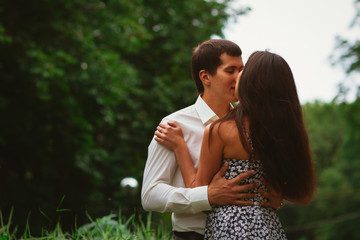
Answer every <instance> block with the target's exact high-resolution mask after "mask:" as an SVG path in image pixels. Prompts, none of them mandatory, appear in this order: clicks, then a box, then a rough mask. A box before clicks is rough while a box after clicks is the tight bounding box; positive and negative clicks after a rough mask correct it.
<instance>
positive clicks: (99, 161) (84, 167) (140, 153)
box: [0, 0, 242, 234]
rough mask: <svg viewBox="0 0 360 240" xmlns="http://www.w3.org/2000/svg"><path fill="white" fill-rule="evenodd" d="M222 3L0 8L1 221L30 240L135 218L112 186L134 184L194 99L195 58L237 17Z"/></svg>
mask: <svg viewBox="0 0 360 240" xmlns="http://www.w3.org/2000/svg"><path fill="white" fill-rule="evenodd" d="M229 2H231V1H230V0H225V1H221V2H220V1H213V0H211V1H202V0H193V1H190V0H186V1H155V0H134V1H127V0H104V1H98V0H91V1H84V0H74V1H61V0H39V1H36V3H34V2H31V1H26V0H14V1H5V0H0V52H1V55H0V76H1V81H0V84H1V86H0V114H1V119H2V124H1V126H0V189H1V190H2V194H1V198H0V208H1V209H2V210H3V213H4V214H5V215H7V216H8V215H9V214H10V209H11V207H12V206H14V207H15V211H14V213H13V220H14V221H15V222H16V223H18V224H19V228H21V229H24V228H25V227H26V226H24V225H23V224H22V223H24V222H25V219H30V221H29V222H30V223H31V225H32V226H31V229H32V231H33V234H36V231H39V229H42V228H44V227H48V228H50V229H52V228H53V227H54V226H55V224H56V223H57V222H61V223H62V224H63V225H62V226H63V230H71V229H73V228H74V225H75V224H76V223H74V219H77V223H82V222H84V221H86V214H85V212H86V211H89V212H90V213H91V215H93V216H103V215H104V214H106V213H107V212H109V211H110V210H112V209H119V208H122V209H123V214H124V215H128V216H129V215H131V214H133V213H134V211H135V209H136V211H140V210H141V207H140V197H139V194H136V195H131V194H129V193H128V192H126V191H122V190H121V189H120V187H119V183H120V181H121V179H123V178H124V177H127V176H132V177H135V178H136V179H138V180H139V181H140V182H141V180H142V170H143V167H144V164H145V161H146V156H147V146H148V144H149V142H150V140H151V137H152V135H153V131H154V129H155V126H156V125H157V124H158V122H159V121H160V120H161V118H162V117H163V116H165V115H167V114H169V113H170V112H172V111H175V110H177V109H179V108H182V107H184V106H186V105H189V104H191V103H193V102H194V100H195V99H196V92H195V87H194V84H193V82H192V80H191V75H190V58H191V53H192V49H193V47H194V46H196V45H197V44H198V43H200V42H202V41H204V40H206V39H209V38H210V36H212V35H219V36H222V28H223V27H224V24H225V22H226V21H227V19H228V18H229V17H230V16H232V15H233V14H235V15H238V14H241V13H242V12H241V11H237V10H234V9H230V8H228V7H227V6H228V5H229ZM63 196H66V197H65V198H63ZM59 202H61V206H60V208H61V209H68V210H66V211H58V209H59V207H58V208H55V207H56V206H58V205H59ZM28 213H29V214H28Z"/></svg>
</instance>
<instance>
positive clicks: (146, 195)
mask: <svg viewBox="0 0 360 240" xmlns="http://www.w3.org/2000/svg"><path fill="white" fill-rule="evenodd" d="M241 55H242V52H241V49H240V47H239V46H238V45H236V44H235V43H233V42H231V41H228V40H224V39H212V40H208V41H205V42H203V43H201V44H200V45H199V46H197V47H196V48H195V49H194V51H193V56H192V60H191V71H192V77H193V79H194V81H195V84H196V87H197V90H198V93H199V96H198V98H197V100H196V102H195V104H193V105H191V106H189V107H186V108H184V109H181V110H179V111H177V112H175V113H172V114H170V115H169V116H167V117H165V118H164V119H163V120H162V121H161V123H160V124H159V126H158V127H157V130H156V132H155V136H154V138H153V139H152V141H151V143H150V145H149V148H148V159H147V162H146V166H145V170H144V176H143V185H142V191H141V198H142V205H143V207H144V209H145V210H148V211H158V212H173V214H172V225H173V238H174V240H180V239H188V240H191V239H286V236H285V233H284V230H283V228H282V226H281V223H280V221H279V219H278V217H277V215H276V210H277V209H279V208H280V207H281V206H282V205H283V201H284V200H287V201H291V202H294V203H299V204H304V205H307V204H308V203H309V202H310V200H311V198H312V196H313V194H314V191H315V188H316V184H315V172H314V168H313V162H312V158H311V153H310V148H309V139H308V135H307V132H306V129H305V125H304V121H303V116H302V110H301V105H300V101H299V98H298V95H297V91H296V86H295V82H294V78H293V75H292V72H291V69H290V67H289V65H288V64H287V62H286V61H285V60H284V59H283V58H282V57H281V56H279V55H277V54H274V53H270V52H268V51H257V52H254V53H253V54H252V55H251V56H250V57H249V59H248V61H247V63H246V65H245V66H244V64H243V61H242V57H241ZM234 102H238V104H237V105H236V106H234V107H233V105H232V103H234Z"/></svg>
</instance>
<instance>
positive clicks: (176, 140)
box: [155, 122, 196, 188]
mask: <svg viewBox="0 0 360 240" xmlns="http://www.w3.org/2000/svg"><path fill="white" fill-rule="evenodd" d="M156 129H157V131H155V140H156V141H157V142H159V143H160V144H162V145H163V146H165V147H166V148H168V149H169V150H171V151H173V152H174V153H175V156H176V160H177V162H178V165H179V167H180V170H181V175H182V177H183V180H184V183H185V186H186V187H187V188H192V187H195V186H193V183H194V180H195V177H196V169H195V167H194V164H193V162H192V160H191V156H190V153H189V149H188V147H187V145H186V142H185V140H184V136H183V134H182V131H181V127H180V126H179V125H178V124H177V123H176V122H168V124H167V125H166V124H159V126H158V127H157V128H156Z"/></svg>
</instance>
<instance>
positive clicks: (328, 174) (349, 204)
mask: <svg viewBox="0 0 360 240" xmlns="http://www.w3.org/2000/svg"><path fill="white" fill-rule="evenodd" d="M354 7H355V9H356V16H355V18H354V20H353V22H352V24H351V26H352V28H354V29H356V30H357V31H358V28H359V27H360V0H355V1H354ZM334 56H335V57H334ZM332 59H333V61H334V63H335V64H341V65H342V66H344V67H345V71H346V72H347V73H348V74H349V75H350V74H352V73H354V74H358V73H359V72H360V38H359V37H358V38H357V39H355V40H348V39H344V38H342V37H338V38H337V47H336V49H335V51H334V53H333V55H332ZM357 76H358V75H357ZM349 80H351V78H349V79H346V80H345V81H344V82H342V83H340V84H339V93H338V95H337V96H335V98H334V100H333V101H332V102H330V103H324V102H318V101H316V102H314V103H307V104H305V105H304V106H303V109H304V117H305V120H306V125H307V127H308V131H309V135H310V140H311V143H310V144H311V148H312V153H313V158H314V161H315V164H316V170H317V174H318V192H317V196H316V197H315V199H314V200H313V201H312V202H311V204H310V205H309V206H305V207H303V206H298V205H295V204H287V206H286V207H284V208H283V209H282V210H281V211H280V215H281V217H282V220H283V221H282V222H283V223H284V226H285V229H286V232H287V236H288V237H289V239H299V240H300V239H316V240H337V239H360V232H359V222H360V86H355V87H356V88H357V89H356V91H355V96H351V97H350V98H351V99H353V97H354V100H353V101H351V102H348V101H346V99H347V95H348V94H349V90H350V89H347V88H348V87H349V86H351V84H347V83H346V81H349ZM352 87H354V86H352Z"/></svg>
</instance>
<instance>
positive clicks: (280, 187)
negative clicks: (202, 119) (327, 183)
mask: <svg viewBox="0 0 360 240" xmlns="http://www.w3.org/2000/svg"><path fill="white" fill-rule="evenodd" d="M239 81H240V82H239V87H238V96H239V104H238V105H237V106H236V107H235V108H234V109H233V110H232V111H230V112H229V113H228V114H227V115H226V116H225V117H224V118H222V119H219V120H218V121H217V122H218V123H220V124H221V123H222V122H225V121H228V120H235V122H236V125H237V128H238V131H239V135H240V140H241V142H242V144H243V146H244V147H245V148H246V149H247V151H248V152H250V149H249V144H248V143H247V140H246V137H245V135H244V131H243V130H242V126H243V125H244V119H245V118H247V119H248V120H249V122H250V135H251V138H252V141H253V143H254V148H255V153H256V156H257V157H258V158H259V159H260V160H261V161H262V162H263V165H264V169H265V172H266V174H265V176H264V177H265V180H266V181H267V183H268V184H270V185H271V186H272V187H273V188H274V189H275V190H277V191H278V192H281V193H282V194H283V196H284V197H289V198H299V197H303V196H312V195H313V193H314V191H315V188H316V180H315V172H314V167H313V161H312V156H311V152H310V147H309V138H308V134H307V131H306V129H305V124H304V120H303V116H302V109H301V105H300V101H299V98H298V94H297V91H296V86H295V82H294V77H293V74H292V72H291V69H290V67H289V65H288V64H287V62H286V61H285V60H284V59H283V58H282V57H281V56H279V55H277V54H274V53H270V52H267V51H257V52H254V53H253V54H252V55H251V56H250V57H249V59H248V61H247V63H246V65H245V68H244V70H243V73H242V76H241V79H240V80H239ZM213 126H214V124H212V126H211V130H212V127H213ZM210 132H211V131H210Z"/></svg>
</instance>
